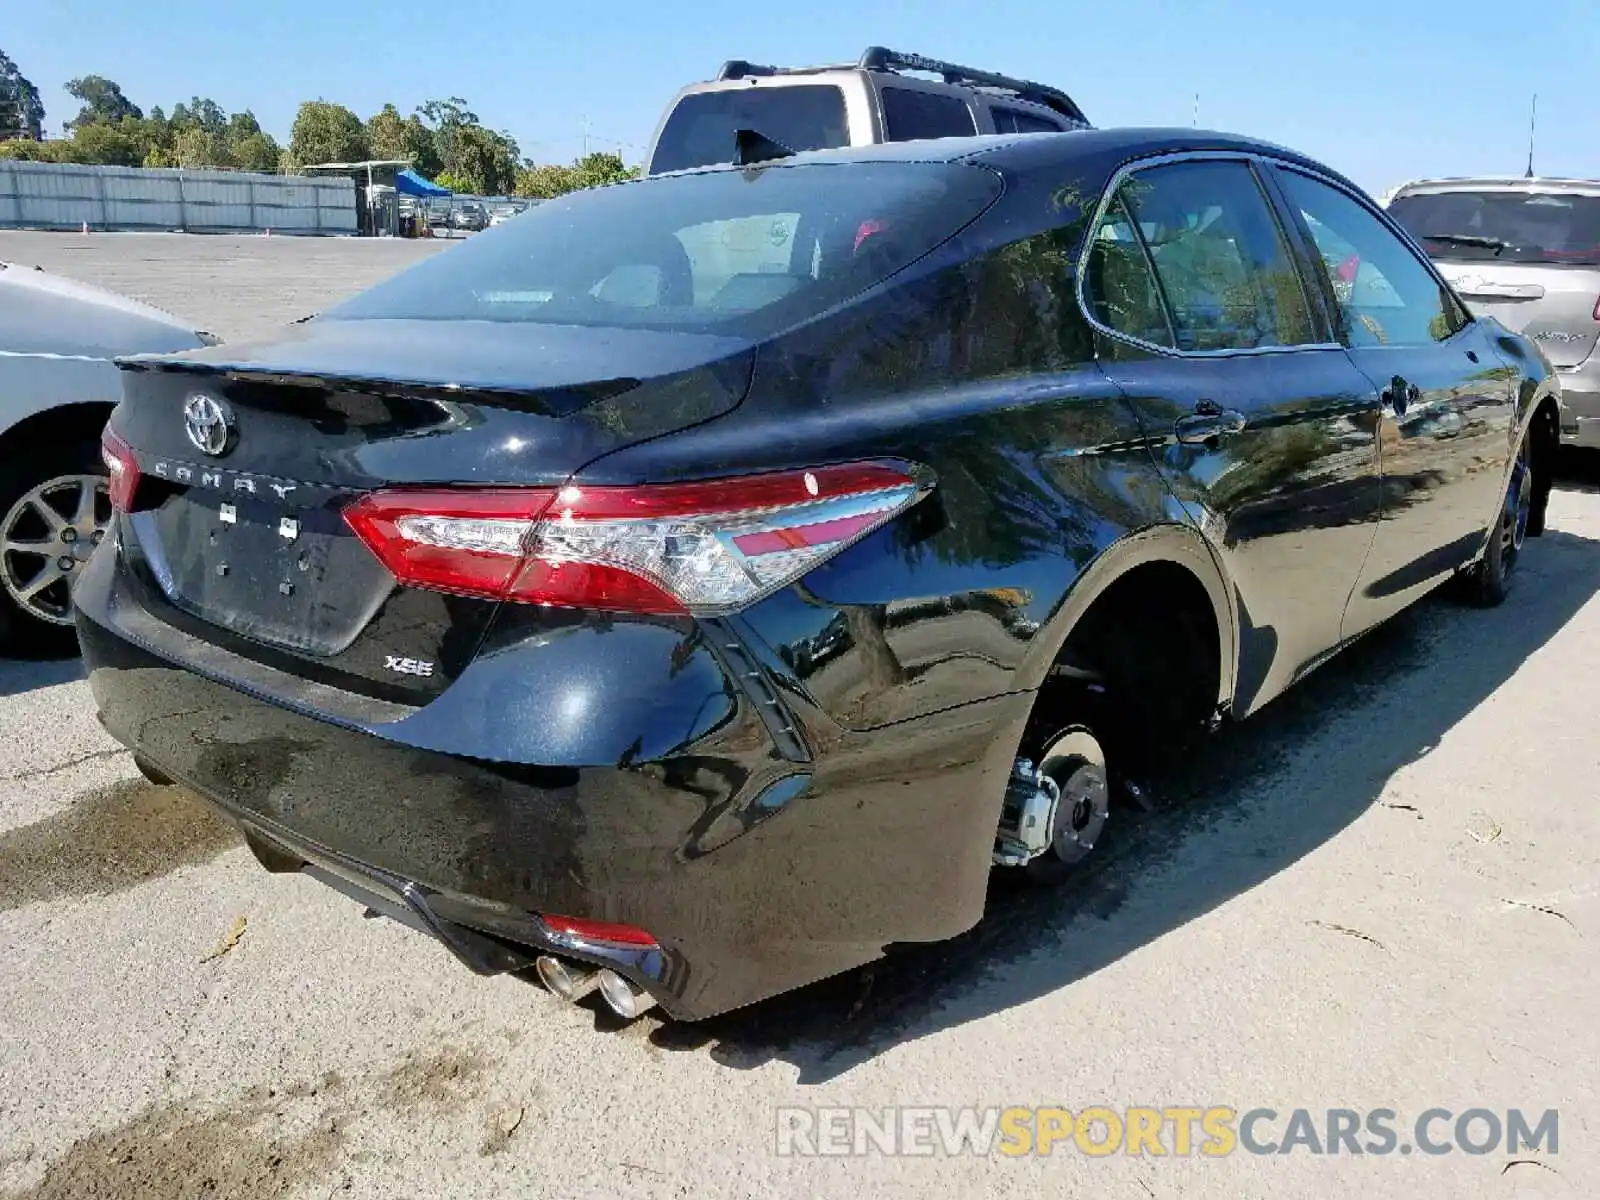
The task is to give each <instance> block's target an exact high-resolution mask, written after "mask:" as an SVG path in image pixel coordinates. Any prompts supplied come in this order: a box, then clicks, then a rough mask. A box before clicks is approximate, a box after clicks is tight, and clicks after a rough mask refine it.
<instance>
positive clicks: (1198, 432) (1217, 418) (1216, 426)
mask: <svg viewBox="0 0 1600 1200" xmlns="http://www.w3.org/2000/svg"><path fill="white" fill-rule="evenodd" d="M1247 423H1248V422H1247V421H1246V419H1245V415H1244V414H1243V413H1242V412H1235V411H1234V410H1233V409H1231V408H1223V409H1218V410H1217V411H1215V412H1197V413H1194V414H1192V415H1191V416H1187V417H1179V418H1178V420H1177V424H1175V425H1174V426H1173V429H1174V431H1175V432H1176V433H1177V435H1178V441H1179V442H1181V443H1182V444H1183V445H1185V446H1211V445H1215V444H1216V443H1217V442H1218V441H1220V440H1221V439H1222V438H1225V437H1232V436H1233V435H1234V434H1236V433H1243V432H1244V427H1245V425H1246V424H1247Z"/></svg>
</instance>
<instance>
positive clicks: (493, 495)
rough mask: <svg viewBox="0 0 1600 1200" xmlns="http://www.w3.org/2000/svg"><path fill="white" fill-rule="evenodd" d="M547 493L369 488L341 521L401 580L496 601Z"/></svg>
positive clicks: (540, 490)
mask: <svg viewBox="0 0 1600 1200" xmlns="http://www.w3.org/2000/svg"><path fill="white" fill-rule="evenodd" d="M555 495H556V494H555V491H554V490H553V489H550V488H482V489H476V488H474V489H467V488H463V489H460V490H450V491H446V490H434V491H421V490H419V491H409V490H408V491H392V492H373V493H371V494H370V495H367V496H363V497H362V498H361V499H360V500H357V501H356V502H355V503H354V504H352V505H350V507H349V508H347V509H345V510H344V519H345V522H346V524H348V525H349V526H350V528H351V529H353V530H355V533H356V536H357V537H359V538H360V539H361V540H362V541H363V542H365V543H366V544H367V547H368V548H369V549H370V550H371V551H372V552H373V553H374V554H376V555H377V556H378V558H379V559H381V560H382V561H383V565H384V566H386V567H388V568H389V570H390V571H392V572H393V573H394V577H395V578H396V579H398V580H399V581H400V582H401V583H405V584H409V585H411V586H412V587H420V588H431V589H432V590H434V591H439V592H457V593H460V594H462V595H467V596H488V597H492V598H494V599H501V598H503V597H504V596H505V594H506V590H507V589H508V588H509V587H510V585H511V582H512V580H513V579H514V578H515V576H516V573H517V569H518V568H519V567H520V566H521V565H522V558H523V555H524V553H525V552H526V551H527V542H528V533H529V531H530V530H531V529H532V528H533V523H534V522H535V521H536V520H538V518H539V515H540V514H541V513H542V512H544V510H545V509H546V508H548V507H549V505H550V501H552V500H554V499H555Z"/></svg>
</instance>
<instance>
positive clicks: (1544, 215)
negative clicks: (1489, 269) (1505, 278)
mask: <svg viewBox="0 0 1600 1200" xmlns="http://www.w3.org/2000/svg"><path fill="white" fill-rule="evenodd" d="M1389 213H1390V215H1391V216H1393V217H1394V218H1395V220H1397V221H1399V222H1400V224H1402V225H1403V226H1405V228H1406V230H1407V231H1408V232H1409V233H1410V234H1411V236H1412V237H1414V238H1417V239H1418V240H1419V241H1421V242H1422V244H1423V246H1424V248H1426V249H1427V250H1428V251H1429V253H1431V254H1435V255H1438V256H1439V257H1441V258H1499V259H1501V260H1503V261H1512V262H1548V263H1582V264H1584V265H1589V266H1593V265H1596V264H1600V196H1580V195H1576V194H1573V193H1562V192H1533V193H1528V192H1521V191H1517V192H1503V191H1482V192H1434V193H1425V194H1422V195H1415V196H1401V197H1398V198H1397V199H1396V200H1395V201H1394V202H1393V203H1391V204H1390V205H1389Z"/></svg>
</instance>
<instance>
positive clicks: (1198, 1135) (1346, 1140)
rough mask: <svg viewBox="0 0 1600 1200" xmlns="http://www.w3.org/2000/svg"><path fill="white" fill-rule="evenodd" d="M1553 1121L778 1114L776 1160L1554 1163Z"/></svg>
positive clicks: (978, 1112) (1201, 1114)
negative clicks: (1487, 1157)
mask: <svg viewBox="0 0 1600 1200" xmlns="http://www.w3.org/2000/svg"><path fill="white" fill-rule="evenodd" d="M1559 1148H1560V1114H1559V1113H1558V1112H1557V1111H1556V1110H1555V1109H1545V1110H1543V1111H1541V1112H1538V1113H1537V1114H1535V1113H1534V1112H1533V1111H1532V1110H1523V1109H1520V1108H1511V1109H1505V1110H1497V1109H1490V1108H1483V1107H1474V1108H1466V1109H1462V1110H1459V1111H1456V1110H1452V1109H1449V1108H1429V1109H1426V1110H1424V1111H1423V1112H1421V1113H1419V1114H1418V1115H1417V1116H1416V1117H1414V1118H1411V1119H1406V1118H1402V1117H1401V1116H1400V1114H1399V1113H1397V1112H1396V1111H1395V1110H1394V1109H1392V1108H1373V1109H1367V1110H1365V1111H1362V1110H1357V1109H1353V1108H1329V1109H1320V1110H1313V1109H1306V1108H1296V1109H1291V1110H1285V1111H1279V1110H1277V1109H1272V1108H1252V1109H1247V1110H1245V1111H1243V1112H1241V1111H1240V1110H1238V1109H1235V1108H1228V1107H1225V1106H1220V1105H1212V1106H1209V1107H1201V1106H1199V1105H1194V1106H1171V1107H1160V1108H1157V1107H1132V1108H1123V1109H1117V1108H1111V1107H1108V1106H1104V1105H1093V1106H1090V1107H1088V1108H1082V1109H1079V1110H1077V1111H1076V1112H1074V1111H1073V1110H1070V1109H1066V1108H1052V1107H1011V1108H983V1109H979V1108H934V1107H926V1108H887V1109H885V1108H870V1109H869V1108H848V1107H833V1108H780V1109H778V1111H777V1128H776V1143H775V1149H776V1151H777V1153H778V1154H779V1155H781V1156H784V1157H793V1156H805V1157H809V1156H819V1157H848V1156H851V1155H869V1154H872V1155H894V1156H908V1157H914V1156H923V1157H929V1156H934V1155H944V1156H947V1157H955V1156H957V1155H980V1156H988V1155H996V1154H997V1155H999V1156H1001V1157H1003V1158H1021V1157H1026V1156H1047V1155H1051V1154H1057V1153H1060V1154H1068V1153H1072V1154H1084V1155H1088V1156H1090V1157H1104V1156H1107V1155H1112V1154H1123V1155H1135V1156H1138V1155H1143V1156H1148V1157H1152V1158H1164V1157H1167V1156H1174V1157H1187V1156H1190V1155H1200V1156H1203V1157H1207V1158H1222V1157H1226V1156H1227V1155H1231V1154H1237V1153H1240V1152H1243V1153H1246V1154H1258V1155H1265V1154H1311V1155H1360V1156H1366V1155H1374V1156H1380V1157H1381V1156H1385V1155H1410V1154H1423V1155H1434V1156H1437V1155H1445V1154H1458V1153H1459V1154H1475V1155H1482V1154H1494V1153H1497V1152H1501V1151H1504V1152H1506V1153H1518V1152H1521V1151H1524V1150H1531V1151H1538V1152H1542V1153H1545V1154H1555V1153H1557V1152H1558V1151H1559Z"/></svg>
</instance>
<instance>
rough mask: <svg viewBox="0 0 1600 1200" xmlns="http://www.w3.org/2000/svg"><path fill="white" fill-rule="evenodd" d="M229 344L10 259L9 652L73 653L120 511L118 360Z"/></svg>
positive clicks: (2, 413)
mask: <svg viewBox="0 0 1600 1200" xmlns="http://www.w3.org/2000/svg"><path fill="white" fill-rule="evenodd" d="M217 340H218V339H216V338H215V337H213V336H211V335H210V334H207V333H202V332H200V331H197V330H195V329H194V328H192V327H190V326H188V325H186V324H184V323H183V322H182V321H180V320H178V319H177V318H176V317H174V316H171V315H170V314H168V313H164V312H162V311H160V310H159V309H155V308H151V307H149V306H148V305H145V304H140V303H137V302H136V301H133V300H129V299H126V298H125V297H122V296H117V295H114V294H112V293H111V292H106V291H102V290H100V289H99V288H93V287H89V286H87V285H85V284H81V283H76V282H74V281H72V280H70V279H65V278H62V277H61V276H59V275H52V274H49V273H48V272H45V271H43V270H40V269H39V268H37V267H27V266H22V265H20V264H18V263H0V583H3V584H4V588H3V590H0V650H3V651H5V652H8V653H26V654H30V655H33V654H51V653H59V652H61V651H64V650H70V649H71V647H72V646H73V645H74V635H73V629H72V587H73V584H74V583H75V582H76V579H77V576H78V575H80V574H81V573H82V566H83V563H84V562H85V561H86V560H87V559H88V557H89V553H90V551H92V550H93V549H94V547H95V546H96V545H98V544H99V542H100V537H101V533H102V531H103V530H104V528H105V524H106V521H107V519H108V518H109V517H110V513H111V506H110V500H109V497H108V493H107V490H106V469H105V465H104V463H103V462H102V461H101V458H100V431H101V429H102V427H103V426H104V425H105V423H106V418H107V417H108V416H109V415H110V413H111V409H112V407H113V406H114V405H115V404H116V403H117V401H118V400H120V399H121V398H122V381H121V379H120V377H119V372H118V371H117V368H116V366H115V364H114V363H113V361H112V360H113V359H114V358H116V357H117V356H118V355H123V354H146V353H172V352H174V351H178V350H190V349H194V348H196V347H198V346H206V345H212V344H214V343H215V342H216V341H217Z"/></svg>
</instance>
